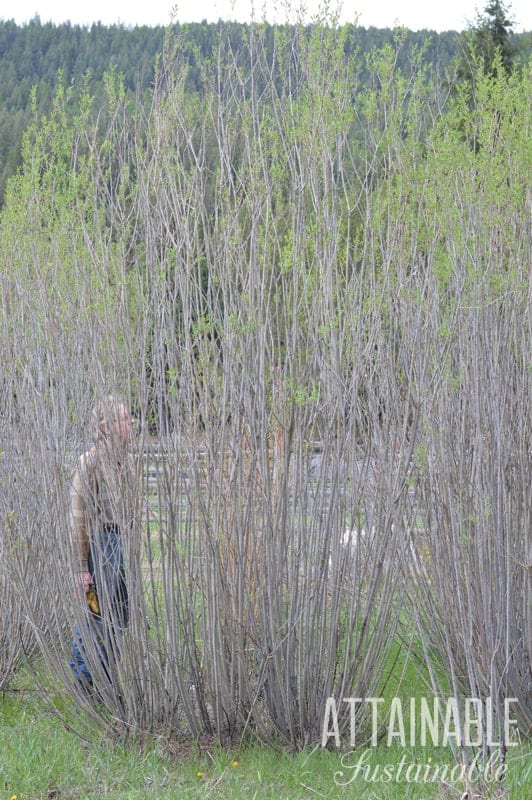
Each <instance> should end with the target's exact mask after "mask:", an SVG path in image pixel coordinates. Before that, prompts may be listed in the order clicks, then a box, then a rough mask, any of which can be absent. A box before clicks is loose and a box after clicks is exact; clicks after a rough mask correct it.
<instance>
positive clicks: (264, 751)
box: [0, 671, 532, 800]
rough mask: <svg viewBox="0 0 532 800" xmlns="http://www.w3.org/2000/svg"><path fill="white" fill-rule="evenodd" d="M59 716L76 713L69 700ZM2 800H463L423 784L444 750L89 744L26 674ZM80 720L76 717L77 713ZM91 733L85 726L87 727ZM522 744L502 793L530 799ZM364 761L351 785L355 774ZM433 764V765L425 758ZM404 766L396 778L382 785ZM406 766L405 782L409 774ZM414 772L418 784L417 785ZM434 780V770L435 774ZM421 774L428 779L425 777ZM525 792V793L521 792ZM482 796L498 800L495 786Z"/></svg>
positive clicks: (14, 709)
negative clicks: (298, 750) (67, 724)
mask: <svg viewBox="0 0 532 800" xmlns="http://www.w3.org/2000/svg"><path fill="white" fill-rule="evenodd" d="M61 703H62V704H64V707H65V710H66V711H68V712H69V713H75V710H73V708H72V705H71V701H70V700H69V699H61V701H60V705H61ZM0 713H1V726H0V754H1V758H0V800H4V798H5V800H10V799H11V798H12V797H13V796H16V798H17V800H43V799H44V800H52V798H57V799H58V800H67V799H70V800H74V799H76V800H100V798H113V800H126V799H127V800H141V798H142V800H146V798H154V800H155V798H156V799H157V800H165V799H166V798H168V800H169V799H170V798H191V800H192V798H212V800H222V799H223V800H229V799H231V800H233V798H234V800H244V799H245V800H267V799H269V798H271V800H310V799H311V798H331V800H332V798H335V799H337V800H339V799H340V798H364V800H391V799H392V798H401V800H402V798H410V799H411V800H426V799H427V798H432V797H436V798H446V800H452V798H460V797H461V792H460V791H459V786H458V785H457V784H454V785H450V786H449V787H445V786H444V785H442V784H441V783H440V782H439V781H432V780H429V778H430V775H429V767H431V768H432V767H434V766H436V765H439V766H440V768H443V766H444V765H447V769H448V770H450V769H451V768H452V767H453V761H452V759H451V754H450V751H449V750H448V749H447V748H441V747H440V748H432V749H430V750H427V749H423V748H417V749H402V748H399V747H386V746H383V745H380V746H379V747H377V748H369V749H368V751H367V752H366V751H365V749H364V748H361V749H360V750H357V751H356V752H349V751H347V752H344V753H342V752H340V751H338V750H332V751H328V750H324V749H321V748H317V749H315V750H313V751H310V752H302V753H296V754H290V753H287V752H283V751H281V750H277V749H274V748H268V747H264V746H261V745H259V744H249V743H248V744H247V745H246V746H245V747H244V748H242V749H236V748H235V749H232V750H229V751H225V750H223V749H222V748H220V747H219V746H217V745H214V746H207V745H205V744H203V745H202V746H199V745H197V744H195V743H190V745H189V746H187V747H183V746H182V745H181V746H179V747H177V746H175V745H173V744H172V743H171V742H163V741H162V740H161V739H159V740H153V741H150V742H149V743H148V744H144V745H143V746H142V747H141V746H140V745H138V744H135V743H133V742H129V743H127V744H124V743H120V742H111V741H109V739H106V738H104V737H103V736H102V735H101V734H100V733H99V732H98V731H97V729H94V731H93V735H92V736H89V737H88V741H83V740H82V739H81V738H80V737H79V736H77V735H75V734H74V733H72V732H69V731H68V730H67V729H66V728H65V726H64V724H63V722H62V719H61V717H60V716H59V715H58V713H57V712H56V711H54V709H53V707H52V705H51V704H50V703H48V702H47V701H46V700H45V699H44V698H43V697H42V696H40V695H39V694H38V693H37V692H36V691H35V690H34V689H33V687H32V685H31V678H30V677H29V676H28V674H27V673H25V671H22V672H21V673H20V674H19V675H16V676H15V678H14V679H13V683H12V688H11V689H10V691H7V692H5V693H4V695H3V696H2V698H1V711H0ZM79 713H82V712H79ZM88 730H90V727H89V728H88ZM526 755H527V750H526V748H525V747H520V748H517V749H514V751H513V752H511V753H510V758H509V765H508V777H507V781H506V786H507V789H508V791H507V794H506V797H507V798H510V800H525V798H526V797H530V793H529V792H530V789H531V777H532V776H531V768H530V763H529V762H530V759H528V761H527V758H526ZM361 758H363V759H364V761H363V762H362V763H363V765H364V766H363V768H361V769H360V770H359V773H360V774H359V776H358V777H357V778H356V779H355V776H354V770H355V767H356V764H357V763H358V761H359V759H361ZM429 759H430V760H429ZM401 760H403V762H404V767H403V775H402V776H401V780H397V781H396V780H395V778H394V779H392V780H386V768H388V772H389V773H390V772H391V773H392V774H393V775H395V774H396V773H397V769H398V765H399V764H400V763H401ZM409 765H410V779H411V780H410V781H409V780H408V779H406V777H405V773H406V768H407V767H408V766H409ZM416 769H417V770H418V778H419V777H421V780H419V779H418V780H417V781H415V780H412V778H415V776H416V771H415V770H416ZM440 774H441V773H440ZM423 776H425V777H424V778H423ZM527 792H528V794H527ZM485 796H486V797H493V798H495V797H497V798H498V797H501V796H502V795H501V794H500V787H498V786H495V787H494V788H493V790H492V792H491V793H489V794H486V795H485Z"/></svg>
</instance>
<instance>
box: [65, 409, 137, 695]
mask: <svg viewBox="0 0 532 800" xmlns="http://www.w3.org/2000/svg"><path fill="white" fill-rule="evenodd" d="M92 422H93V427H94V434H95V436H94V440H95V441H94V446H93V447H92V448H91V449H90V450H89V451H88V452H86V453H84V454H83V455H82V456H81V458H80V459H79V461H78V465H77V468H76V470H75V472H74V475H73V479H72V485H71V490H70V509H71V533H72V544H73V547H74V552H75V556H76V559H77V561H78V567H79V569H78V576H77V577H78V584H79V587H80V592H81V595H82V597H84V598H85V604H86V617H85V619H84V620H83V621H82V622H81V621H80V623H79V624H77V625H76V627H75V631H74V639H73V642H72V652H71V660H70V666H71V669H72V673H73V675H74V678H75V679H76V680H78V681H79V682H80V685H81V686H82V688H83V689H84V690H85V691H86V692H87V693H88V694H89V695H91V696H92V694H93V692H94V688H93V684H94V677H93V672H95V673H96V675H97V676H98V677H99V679H100V685H101V687H102V689H104V691H103V695H105V687H107V689H108V690H109V689H111V687H112V684H113V682H114V680H113V678H114V672H115V666H116V662H117V659H118V657H119V650H120V634H121V631H122V630H123V629H124V628H126V627H127V625H128V623H129V597H128V591H127V586H126V580H125V570H124V555H123V538H124V536H127V534H128V531H129V530H130V528H131V524H132V522H133V516H134V511H133V510H134V505H135V487H134V469H133V459H132V456H131V453H130V451H129V445H130V442H131V436H132V427H133V420H132V418H131V415H130V413H129V411H128V408H127V406H126V404H125V403H124V402H123V401H121V400H118V399H117V398H115V397H113V396H109V397H107V398H105V399H104V400H102V401H100V402H98V403H97V404H96V406H95V408H94V410H93V413H92ZM102 679H103V680H102ZM99 694H100V696H101V695H102V692H99ZM113 694H114V693H113Z"/></svg>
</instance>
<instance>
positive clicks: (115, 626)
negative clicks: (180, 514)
mask: <svg viewBox="0 0 532 800" xmlns="http://www.w3.org/2000/svg"><path fill="white" fill-rule="evenodd" d="M88 568H89V572H90V573H91V575H92V578H93V581H94V585H95V589H96V594H97V597H98V601H99V604H100V612H99V613H98V614H96V613H94V612H93V611H91V610H90V609H89V608H88V606H87V609H86V619H85V620H84V622H83V624H79V623H77V624H76V625H75V627H74V637H73V640H72V649H71V658H70V668H71V670H72V674H73V675H74V678H76V679H77V680H80V681H83V682H84V683H86V684H88V685H90V686H92V683H93V676H92V673H91V670H90V668H89V665H88V663H87V662H88V660H89V658H88V652H91V653H96V656H97V659H98V662H99V664H100V666H101V667H102V668H103V672H104V674H105V675H106V677H107V679H108V680H109V682H112V681H111V675H110V666H111V662H112V659H113V658H114V657H115V653H116V648H115V647H114V646H113V645H114V644H115V643H116V640H117V637H118V636H120V632H121V631H122V630H123V629H124V628H127V626H128V623H129V597H128V592H127V586H126V579H125V571H124V557H123V552H122V543H121V539H120V531H119V529H118V528H117V527H116V526H115V525H106V526H104V527H102V528H101V529H100V530H99V531H98V532H97V533H96V535H95V536H94V537H93V539H92V540H91V543H90V547H89V556H88ZM84 638H85V639H87V640H88V639H90V645H89V643H88V642H87V646H85V642H84ZM92 658H93V661H94V655H93V656H92Z"/></svg>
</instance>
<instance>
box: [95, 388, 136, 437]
mask: <svg viewBox="0 0 532 800" xmlns="http://www.w3.org/2000/svg"><path fill="white" fill-rule="evenodd" d="M92 423H93V426H94V430H95V431H96V439H105V440H106V441H112V442H115V443H116V444H122V445H125V444H127V443H128V442H129V441H130V439H131V432H132V427H133V419H132V417H131V414H130V413H129V410H128V407H127V405H126V404H125V403H124V401H123V400H121V399H119V398H116V397H114V396H113V395H108V396H107V397H106V398H104V399H103V400H99V401H98V402H97V403H96V405H95V406H94V409H93V411H92Z"/></svg>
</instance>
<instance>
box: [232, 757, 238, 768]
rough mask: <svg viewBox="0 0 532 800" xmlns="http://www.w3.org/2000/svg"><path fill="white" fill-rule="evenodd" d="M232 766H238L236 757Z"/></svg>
mask: <svg viewBox="0 0 532 800" xmlns="http://www.w3.org/2000/svg"><path fill="white" fill-rule="evenodd" d="M231 766H232V767H238V761H237V760H236V758H235V760H234V761H231Z"/></svg>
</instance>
